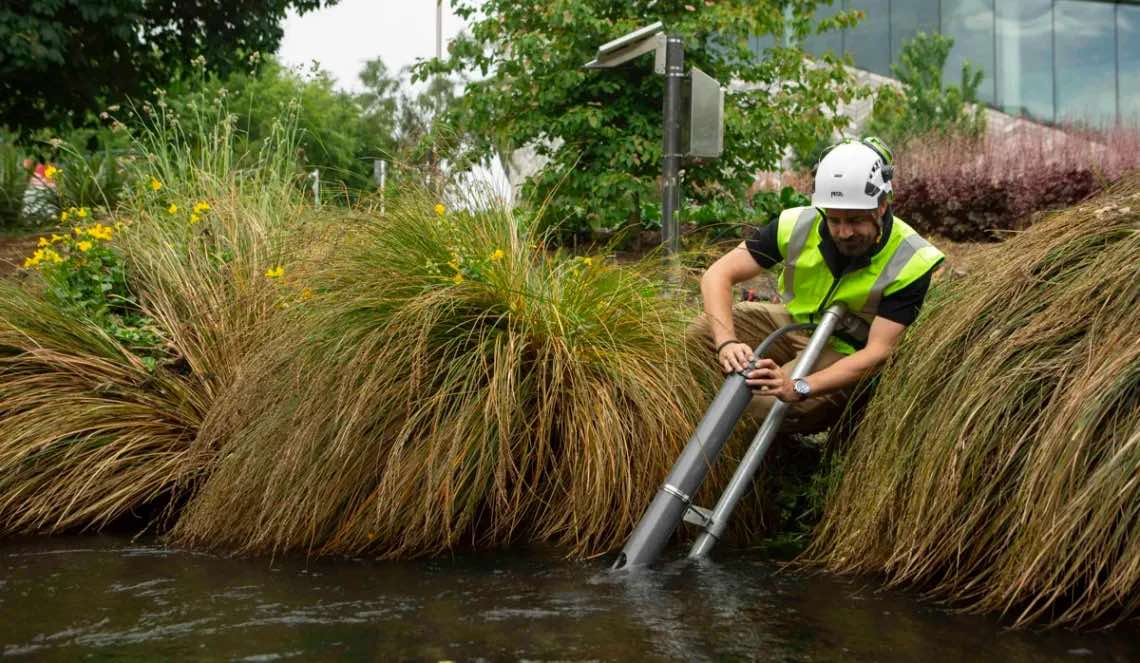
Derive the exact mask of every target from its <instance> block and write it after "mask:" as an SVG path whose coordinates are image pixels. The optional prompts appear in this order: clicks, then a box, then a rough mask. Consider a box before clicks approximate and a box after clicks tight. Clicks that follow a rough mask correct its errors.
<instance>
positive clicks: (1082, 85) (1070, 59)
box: [1053, 0, 1116, 126]
mask: <svg viewBox="0 0 1140 663" xmlns="http://www.w3.org/2000/svg"><path fill="white" fill-rule="evenodd" d="M1053 11H1054V12H1055V13H1054V15H1053V21H1054V24H1053V25H1054V30H1055V32H1054V42H1053V48H1055V49H1056V53H1055V56H1056V67H1057V120H1058V121H1065V120H1072V121H1083V122H1085V123H1088V124H1092V125H1097V126H1108V125H1110V124H1112V123H1113V122H1115V121H1116V35H1115V34H1114V24H1115V22H1116V15H1115V11H1114V7H1113V6H1112V5H1110V4H1101V3H1097V2H1074V0H1058V2H1057V4H1056V5H1055V6H1054V7H1053Z"/></svg>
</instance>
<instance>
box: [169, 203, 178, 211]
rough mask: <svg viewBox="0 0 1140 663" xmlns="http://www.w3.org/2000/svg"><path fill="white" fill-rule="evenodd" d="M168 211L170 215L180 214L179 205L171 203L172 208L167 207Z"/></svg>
mask: <svg viewBox="0 0 1140 663" xmlns="http://www.w3.org/2000/svg"><path fill="white" fill-rule="evenodd" d="M166 211H167V212H168V213H170V214H177V213H178V205H175V204H174V203H170V207H167V208H166Z"/></svg>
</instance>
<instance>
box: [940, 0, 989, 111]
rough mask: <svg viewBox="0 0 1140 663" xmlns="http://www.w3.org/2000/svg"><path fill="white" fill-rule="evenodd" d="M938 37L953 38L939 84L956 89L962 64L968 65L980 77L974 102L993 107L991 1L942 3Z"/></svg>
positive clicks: (976, 0)
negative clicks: (940, 31)
mask: <svg viewBox="0 0 1140 663" xmlns="http://www.w3.org/2000/svg"><path fill="white" fill-rule="evenodd" d="M942 34H944V35H946V36H948V37H953V38H954V48H952V49H950V57H948V58H946V68H945V70H943V72H942V80H943V82H945V83H946V84H947V85H960V84H961V82H962V63H963V62H966V61H969V63H970V64H971V65H973V66H974V68H975V69H977V68H980V69H981V70H982V72H983V73H984V77H983V78H982V84H981V85H980V86H979V87H978V99H980V100H982V101H984V102H986V103H988V104H992V103H994V101H995V100H996V99H997V94H996V93H995V88H994V72H995V71H996V69H995V68H994V0H942Z"/></svg>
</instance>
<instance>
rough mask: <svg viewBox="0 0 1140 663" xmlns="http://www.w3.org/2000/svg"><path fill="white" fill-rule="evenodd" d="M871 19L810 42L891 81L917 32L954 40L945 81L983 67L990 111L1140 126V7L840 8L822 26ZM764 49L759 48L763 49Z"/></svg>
mask: <svg viewBox="0 0 1140 663" xmlns="http://www.w3.org/2000/svg"><path fill="white" fill-rule="evenodd" d="M851 9H858V10H862V11H863V12H864V14H865V17H864V19H863V20H862V21H861V22H860V23H859V24H858V25H857V26H856V27H854V28H852V29H849V30H844V31H842V32H831V33H826V34H823V35H816V36H813V37H811V38H809V39H808V40H807V41H806V43H805V47H806V48H807V50H808V51H809V52H813V53H822V52H824V51H827V50H830V51H832V52H834V53H837V54H839V53H847V54H849V55H850V56H851V57H852V59H853V60H854V62H855V66H857V67H859V68H860V69H866V70H868V71H872V72H875V73H877V74H882V75H884V76H891V75H892V74H891V68H890V66H891V63H893V62H897V61H898V57H899V54H900V52H901V51H902V45H903V44H904V43H905V42H906V41H907V40H909V39H910V38H912V37H913V36H914V35H915V34H917V33H918V32H928V33H930V32H940V33H942V34H944V35H947V36H950V37H953V38H954V48H953V49H952V50H951V52H950V57H949V58H948V60H947V62H946V69H945V71H944V75H943V80H944V81H945V82H946V84H950V85H956V84H959V82H960V81H961V71H962V63H963V62H964V61H967V60H968V61H969V62H970V63H971V64H973V65H975V66H976V67H980V68H981V69H982V71H983V72H984V74H985V76H984V78H983V79H982V84H981V87H980V88H979V90H978V96H979V98H980V99H981V100H982V101H984V102H985V103H987V104H989V105H991V106H993V107H994V108H997V109H999V110H1002V111H1004V112H1006V113H1009V114H1011V115H1026V116H1029V117H1031V118H1034V119H1036V120H1041V121H1045V122H1077V123H1082V124H1089V125H1095V126H1107V125H1112V124H1114V123H1118V122H1119V123H1123V124H1129V125H1137V124H1140V0H1137V1H1133V2H1123V1H1121V2H1107V1H1101V0H835V2H834V4H833V5H832V6H830V7H821V8H820V9H819V11H818V14H819V15H820V16H821V17H824V16H829V15H833V14H835V13H836V12H838V11H840V10H851ZM757 46H760V44H759V42H757Z"/></svg>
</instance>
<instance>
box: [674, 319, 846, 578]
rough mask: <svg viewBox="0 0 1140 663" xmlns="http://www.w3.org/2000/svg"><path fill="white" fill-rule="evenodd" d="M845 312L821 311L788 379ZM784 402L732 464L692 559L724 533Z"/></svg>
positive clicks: (807, 368)
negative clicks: (738, 458) (731, 473)
mask: <svg viewBox="0 0 1140 663" xmlns="http://www.w3.org/2000/svg"><path fill="white" fill-rule="evenodd" d="M846 313H847V307H846V306H844V305H843V304H836V305H834V306H832V307H831V308H829V309H827V311H826V312H825V313H824V314H823V320H822V321H820V323H819V326H818V327H816V330H815V333H814V334H812V336H811V341H809V342H808V346H807V347H806V348H804V351H803V353H801V354H800V358H799V361H798V362H797V363H796V369H795V370H794V371H792V375H791V377H792V379H793V380H794V379H796V378H802V377H804V376H806V375H808V374H810V373H811V372H812V369H813V368H815V362H816V361H817V360H818V359H819V355H820V353H821V352H823V348H824V346H825V345H826V344H827V341H828V339H829V338H831V334H832V332H834V331H835V327H836V325H838V324H839V322H840V320H842V319H843V316H844V315H845V314H846ZM788 407H789V406H788V404H787V403H785V402H783V401H776V404H775V405H774V406H772V409H771V411H769V412H768V416H767V417H765V419H764V424H763V425H762V426H760V430H759V431H757V433H756V437H754V438H753V439H752V444H751V445H749V447H748V451H747V452H746V453H745V454H744V459H743V460H741V461H740V465H739V466H738V467H737V468H736V472H735V473H734V474H733V475H732V479H731V480H729V482H728V487H727V488H725V490H724V493H723V494H722V495H721V496H720V500H719V501H718V502H717V503H716V507H715V508H714V509H713V511H712V515H711V516H710V519H709V522H708V524H706V526H705V531H704V532H701V535H700V536H699V537H697V540H696V542H695V543H693V547H692V548H691V549H690V550H689V557H690V558H692V559H696V558H700V557H704V556H705V555H707V554H708V552H709V551H710V550H712V547H713V546H714V545H716V542H717V541H718V540H720V537H721V535H723V534H724V529H725V527H727V526H728V519H729V517H730V516H731V515H732V511H733V509H735V508H736V504H737V503H738V502H739V501H740V498H742V497H744V494H745V493H746V492H748V487H749V484H751V483H752V477H753V475H755V474H756V470H758V469H760V463H761V462H762V461H763V460H764V455H765V454H766V453H767V452H768V447H769V446H771V444H772V440H773V439H774V438H775V437H776V433H778V432H779V430H780V425H781V424H783V423H784V415H785V414H786V413H787V411H788Z"/></svg>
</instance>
